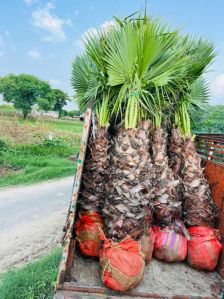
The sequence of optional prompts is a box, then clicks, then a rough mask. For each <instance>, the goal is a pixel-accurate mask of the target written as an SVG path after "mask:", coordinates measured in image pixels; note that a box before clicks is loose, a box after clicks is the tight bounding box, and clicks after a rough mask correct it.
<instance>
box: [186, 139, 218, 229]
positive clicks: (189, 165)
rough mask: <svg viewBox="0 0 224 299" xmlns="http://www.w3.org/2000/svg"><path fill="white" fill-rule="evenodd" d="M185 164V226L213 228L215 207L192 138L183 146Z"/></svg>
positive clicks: (215, 214) (215, 213)
mask: <svg viewBox="0 0 224 299" xmlns="http://www.w3.org/2000/svg"><path fill="white" fill-rule="evenodd" d="M183 159H184V163H185V168H184V174H183V184H184V216H185V220H186V224H187V225H189V226H191V225H199V226H210V227H214V221H215V217H216V216H217V212H218V210H217V207H216V205H215V204H214V202H213V199H212V197H211V192H210V189H209V184H208V181H207V180H206V179H205V177H204V175H203V168H202V167H201V158H200V156H199V154H198V153H197V152H196V149H195V145H194V142H193V141H192V138H190V137H189V138H186V140H185V142H184V145H183Z"/></svg>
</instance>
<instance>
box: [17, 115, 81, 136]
mask: <svg viewBox="0 0 224 299" xmlns="http://www.w3.org/2000/svg"><path fill="white" fill-rule="evenodd" d="M19 122H20V123H21V124H37V123H38V124H41V125H44V126H48V127H49V128H51V129H55V130H62V131H69V132H73V133H76V134H81V133H82V126H83V124H82V122H80V121H78V120H64V119H41V120H37V119H35V118H28V119H26V120H24V119H22V118H21V119H19Z"/></svg>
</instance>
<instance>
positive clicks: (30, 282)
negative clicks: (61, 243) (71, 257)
mask: <svg viewBox="0 0 224 299" xmlns="http://www.w3.org/2000/svg"><path fill="white" fill-rule="evenodd" d="M60 257H61V250H60V248H56V249H54V250H53V251H52V252H51V253H50V254H49V255H47V256H45V257H44V258H41V259H39V260H37V261H34V262H30V263H28V264H26V265H25V266H23V267H21V268H15V269H12V270H10V271H8V272H6V273H5V274H3V275H2V277H0V297H1V299H25V298H26V299H37V298H38V299H48V298H49V299H52V298H53V291H54V284H55V281H56V278H57V272H58V266H59V262H60Z"/></svg>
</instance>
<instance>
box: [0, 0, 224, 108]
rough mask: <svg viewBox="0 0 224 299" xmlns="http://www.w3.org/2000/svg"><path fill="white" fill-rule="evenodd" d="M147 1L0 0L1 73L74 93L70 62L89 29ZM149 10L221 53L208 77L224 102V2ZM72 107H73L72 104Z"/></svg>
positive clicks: (166, 4)
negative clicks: (32, 78) (23, 75)
mask: <svg viewBox="0 0 224 299" xmlns="http://www.w3.org/2000/svg"><path fill="white" fill-rule="evenodd" d="M144 3H145V1H143V0H112V1H105V0H104V1H103V0H82V1H80V0H76V1H74V0H52V1H44V0H8V1H3V0H0V76H3V75H6V74H8V73H17V74H18V73H22V72H23V73H24V72H25V73H30V74H33V75H36V76H38V77H40V78H42V79H45V80H47V81H49V82H50V83H51V84H52V86H54V87H57V88H60V89H63V90H64V91H66V92H67V93H68V94H69V95H73V90H72V88H71V86H70V74H71V62H72V60H73V58H74V57H75V55H77V54H78V53H80V52H81V51H82V44H81V37H82V34H83V33H84V32H85V31H86V30H88V29H89V28H92V30H94V28H96V27H99V26H101V25H102V24H103V23H104V22H106V21H111V20H112V18H113V15H116V16H119V17H123V16H126V15H128V14H131V13H132V12H135V11H138V10H139V9H141V8H143V7H144ZM148 11H149V12H150V13H151V14H153V15H160V16H163V17H165V18H167V19H168V20H169V21H171V23H172V24H174V25H178V26H181V28H182V31H183V32H189V33H192V34H194V35H196V36H201V35H202V36H205V37H207V38H208V39H210V40H212V41H213V42H214V44H215V46H216V49H217V53H218V56H217V58H216V61H215V63H214V64H213V65H212V67H210V71H209V73H208V74H207V78H208V79H209V81H210V82H211V95H212V103H213V104H218V103H220V104H221V103H222V104H224V32H223V30H224V17H223V13H224V1H223V0H213V1H211V0H185V1H180V0H150V1H148ZM70 107H71V105H70Z"/></svg>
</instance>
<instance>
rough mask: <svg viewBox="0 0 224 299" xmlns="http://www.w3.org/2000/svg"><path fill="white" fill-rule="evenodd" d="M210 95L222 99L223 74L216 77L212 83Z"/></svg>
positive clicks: (223, 91) (223, 92)
mask: <svg viewBox="0 0 224 299" xmlns="http://www.w3.org/2000/svg"><path fill="white" fill-rule="evenodd" d="M212 93H213V94H214V95H216V96H222V97H224V74H220V75H218V76H217V77H216V78H215V80H214V81H213V82H212Z"/></svg>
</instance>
